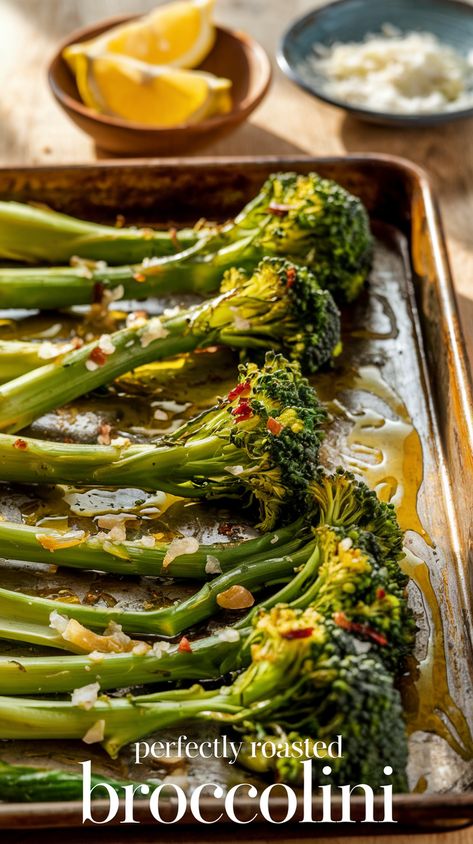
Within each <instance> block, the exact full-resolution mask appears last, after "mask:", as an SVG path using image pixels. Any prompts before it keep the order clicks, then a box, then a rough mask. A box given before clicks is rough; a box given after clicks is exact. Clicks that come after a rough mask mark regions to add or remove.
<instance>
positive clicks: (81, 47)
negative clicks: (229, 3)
mask: <svg viewBox="0 0 473 844" xmlns="http://www.w3.org/2000/svg"><path fill="white" fill-rule="evenodd" d="M214 5H215V0H176V2H174V3H168V4H166V5H165V6H159V7H158V8H157V9H155V10H154V11H152V12H150V13H149V14H148V15H145V16H144V17H142V18H140V19H139V20H136V21H132V22H131V23H125V24H122V25H120V26H116V27H113V29H109V30H107V32H105V33H104V34H103V35H100V36H98V38H94V39H92V40H90V41H84V42H81V43H79V44H71V45H70V46H69V47H66V48H65V49H64V51H63V56H64V58H65V59H66V61H67V62H68V63H69V65H70V67H71V68H72V70H73V71H74V73H76V63H77V60H78V59H80V57H81V56H83V55H84V54H86V55H93V56H96V55H100V54H104V53H107V54H109V53H114V54H117V55H121V56H128V57H129V58H133V59H137V60H139V61H142V62H148V63H149V64H154V65H162V64H166V65H171V66H172V67H180V68H192V67H196V65H198V64H200V63H201V62H202V61H203V60H204V59H205V57H206V56H207V55H208V53H210V50H211V49H212V47H213V45H214V42H215V26H214V24H213V20H212V14H213V8H214Z"/></svg>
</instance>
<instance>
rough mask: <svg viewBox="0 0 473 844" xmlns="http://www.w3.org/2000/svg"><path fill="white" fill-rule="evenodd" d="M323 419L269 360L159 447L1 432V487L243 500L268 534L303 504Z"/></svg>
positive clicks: (276, 360) (303, 390)
mask: <svg viewBox="0 0 473 844" xmlns="http://www.w3.org/2000/svg"><path fill="white" fill-rule="evenodd" d="M325 418H326V413H325V410H324V408H323V407H322V405H321V404H320V403H319V401H318V399H317V396H316V394H315V392H314V390H313V389H312V388H311V387H310V385H309V383H308V382H307V380H306V379H305V378H303V377H302V376H301V374H300V370H299V367H298V365H297V364H295V363H288V362H287V361H286V360H285V359H284V358H283V357H281V355H273V354H272V353H268V355H267V357H266V361H265V363H264V365H263V366H262V367H261V369H259V368H258V367H257V366H256V365H255V364H252V363H249V364H247V365H246V366H242V367H241V368H240V379H239V383H238V384H237V385H236V387H235V388H234V389H233V390H231V391H230V392H229V394H228V396H227V397H226V398H225V399H223V400H222V401H221V402H220V404H219V405H218V406H217V407H215V408H212V409H211V410H209V411H205V412H204V413H202V414H200V416H198V417H196V418H195V419H194V420H190V421H189V422H187V423H186V424H184V425H182V426H181V427H180V428H178V429H177V430H176V431H175V432H174V433H173V434H172V435H171V436H170V437H168V438H167V440H166V441H162V444H159V443H158V444H146V445H129V444H128V445H110V446H102V445H98V446H95V445H78V444H69V443H54V442H48V441H41V440H34V439H27V438H25V439H23V438H15V437H14V436H8V435H6V434H3V435H0V467H1V475H2V478H3V480H11V481H13V480H14V481H19V482H23V483H37V482H43V483H48V482H49V483H51V482H55V483H74V484H85V485H87V486H92V485H98V486H124V485H129V486H137V487H139V488H140V489H150V488H151V489H161V490H162V491H164V492H168V493H173V494H176V495H179V496H184V497H204V498H211V497H216V496H225V495H227V496H228V495H239V494H241V493H245V494H246V496H248V497H249V498H250V500H252V499H255V500H256V502H257V503H258V505H259V508H260V515H261V522H260V524H261V527H262V528H263V529H264V530H268V529H271V528H272V527H273V526H274V525H275V524H276V523H277V522H278V521H280V515H281V513H282V508H284V512H285V515H286V518H288V517H290V515H291V514H293V513H294V509H295V508H297V507H298V506H299V504H300V503H301V502H302V503H303V497H304V495H305V492H306V489H307V483H308V481H309V480H310V479H311V478H312V477H313V475H314V472H315V471H316V469H317V465H318V452H319V446H320V442H321V440H322V437H323V432H322V423H323V422H324V420H325Z"/></svg>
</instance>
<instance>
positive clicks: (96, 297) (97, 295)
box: [92, 281, 105, 305]
mask: <svg viewBox="0 0 473 844" xmlns="http://www.w3.org/2000/svg"><path fill="white" fill-rule="evenodd" d="M104 293H105V285H104V284H102V282H101V281H96V282H95V284H94V286H93V288H92V302H93V303H94V305H100V303H101V302H102V301H103V294H104Z"/></svg>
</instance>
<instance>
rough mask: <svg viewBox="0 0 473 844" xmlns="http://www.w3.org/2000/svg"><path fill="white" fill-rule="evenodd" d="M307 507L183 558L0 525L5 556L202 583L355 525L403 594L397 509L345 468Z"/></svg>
mask: <svg viewBox="0 0 473 844" xmlns="http://www.w3.org/2000/svg"><path fill="white" fill-rule="evenodd" d="M25 442H27V441H26V440H25ZM301 507H302V512H301V515H300V516H299V517H296V519H295V520H294V521H293V522H291V523H290V524H287V525H285V526H284V527H281V526H280V527H278V529H277V531H276V532H274V533H265V534H263V535H262V536H258V537H257V538H255V539H249V540H243V541H239V542H236V543H234V542H227V543H215V544H212V545H206V544H201V545H200V546H199V547H198V548H197V549H196V550H192V552H189V551H186V547H185V546H186V541H185V539H181V540H178V542H180V543H181V545H180V546H178V547H179V552H180V553H179V554H178V555H177V556H174V554H173V553H172V551H173V547H172V546H171V549H170V546H169V543H162V542H155V543H154V545H153V544H152V543H153V537H152V536H151V537H147V538H145V539H143V538H140V539H136V540H134V541H130V540H124V541H120V542H117V541H113V542H112V541H110V540H109V539H107V535H106V534H105V535H103V536H100V537H96V536H89V535H88V534H86V533H85V532H84V531H77V530H74V529H71V530H66V531H64V532H61V531H57V530H53V529H52V528H46V527H41V526H31V525H25V524H20V523H17V522H8V521H0V557H5V558H7V559H18V560H24V561H27V562H33V563H51V561H53V562H55V560H56V559H59V562H60V564H61V565H64V566H70V567H72V568H80V569H93V570H95V571H107V572H112V573H115V574H140V575H155V576H156V575H161V576H162V575H168V576H172V577H174V578H181V577H185V578H189V579H197V580H200V579H203V578H205V577H206V576H207V574H209V566H210V569H212V564H213V567H214V571H213V573H214V574H215V573H217V572H218V570H219V569H221V571H229V570H230V569H231V568H232V567H233V566H235V565H237V564H238V563H241V562H247V561H248V560H249V559H255V558H256V557H263V558H265V557H267V556H268V555H269V556H274V555H275V554H276V553H277V554H278V555H279V556H281V555H282V554H286V555H287V554H292V553H293V552H295V551H297V550H298V549H299V548H301V547H302V546H303V545H305V543H306V542H307V541H308V540H309V539H310V537H311V530H312V528H313V527H317V526H320V525H323V524H326V525H332V526H334V527H342V528H345V529H348V528H350V527H352V526H354V525H356V526H357V527H359V528H361V529H362V530H363V531H368V532H369V533H372V534H373V535H374V537H375V539H376V541H377V544H378V547H379V548H378V550H379V553H380V554H381V556H382V560H383V561H384V562H386V563H387V564H388V566H389V568H390V574H391V575H392V578H393V579H394V580H395V581H397V583H398V588H399V589H401V590H402V589H403V587H404V586H405V583H406V582H407V579H406V577H405V575H404V574H403V573H402V570H401V569H400V567H399V565H398V564H397V560H398V558H399V557H400V555H401V553H402V531H401V529H400V527H399V524H398V522H397V519H396V514H395V511H394V509H393V507H392V505H391V504H387V503H385V502H382V501H379V500H378V498H377V496H376V493H374V492H372V491H371V490H369V489H368V487H367V486H366V484H364V483H363V482H362V481H358V480H356V479H355V478H354V476H353V475H352V474H350V473H349V472H344V471H343V470H341V469H339V470H338V471H337V472H335V473H334V474H333V475H326V474H323V473H322V472H319V473H318V475H317V480H313V481H310V482H309V487H308V493H307V498H306V502H305V505H303V503H302V502H301ZM150 540H151V543H150ZM150 544H151V547H150ZM175 547H176V546H175V545H174V549H175ZM170 550H171V553H169V552H170ZM54 555H55V556H54ZM166 557H167V562H166V565H164V560H165V558H166ZM171 557H172V559H171ZM209 557H210V561H209ZM390 561H392V562H390ZM215 566H216V567H217V568H216V569H215Z"/></svg>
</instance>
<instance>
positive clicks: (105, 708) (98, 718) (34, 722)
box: [0, 687, 241, 757]
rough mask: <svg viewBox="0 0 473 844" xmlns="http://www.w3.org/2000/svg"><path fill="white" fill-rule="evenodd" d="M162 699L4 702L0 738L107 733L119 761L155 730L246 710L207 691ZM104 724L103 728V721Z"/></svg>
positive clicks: (110, 750) (107, 744)
mask: <svg viewBox="0 0 473 844" xmlns="http://www.w3.org/2000/svg"><path fill="white" fill-rule="evenodd" d="M160 698H162V699H159V700H154V701H150V700H149V698H148V697H144V698H143V703H141V700H140V698H139V697H137V698H131V699H130V698H107V700H105V701H102V700H99V701H97V703H96V704H95V706H94V707H93V708H92V709H89V710H86V709H80V708H79V707H77V706H73V704H72V703H71V702H70V701H54V700H40V699H38V700H36V699H32V698H30V699H28V698H13V697H1V698H0V738H2V739H7V738H8V739H21V738H24V739H28V740H30V739H31V740H34V739H82V738H84V736H85V735H86V733H88V732H89V730H91V729H92V728H100V727H103V729H104V741H103V744H104V747H105V749H106V750H107V752H108V753H109V754H110V755H111V756H112V757H116V755H117V753H118V751H119V750H120V748H121V747H123V745H125V744H127V743H128V742H130V741H133V740H134V739H139V738H140V737H142V736H145V735H148V734H149V733H151V732H153V731H154V730H162V729H165V728H167V727H172V726H177V725H179V724H180V723H185V724H187V723H188V721H190V720H193V719H204V720H207V719H208V718H209V717H211V713H212V712H220V713H228V714H229V715H232V714H233V713H235V714H237V715H238V714H239V712H240V711H241V707H240V706H239V705H238V704H237V703H235V702H234V701H233V700H232V698H231V695H229V694H221V695H218V694H215V693H214V692H204V691H203V690H202V688H201V687H192V688H191V689H189V690H186V691H185V692H179V691H174V692H173V693H172V697H170V696H169V695H167V694H166V693H163V694H162V695H161V696H160ZM102 721H103V722H104V723H103V725H102V724H101V722H102Z"/></svg>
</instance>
